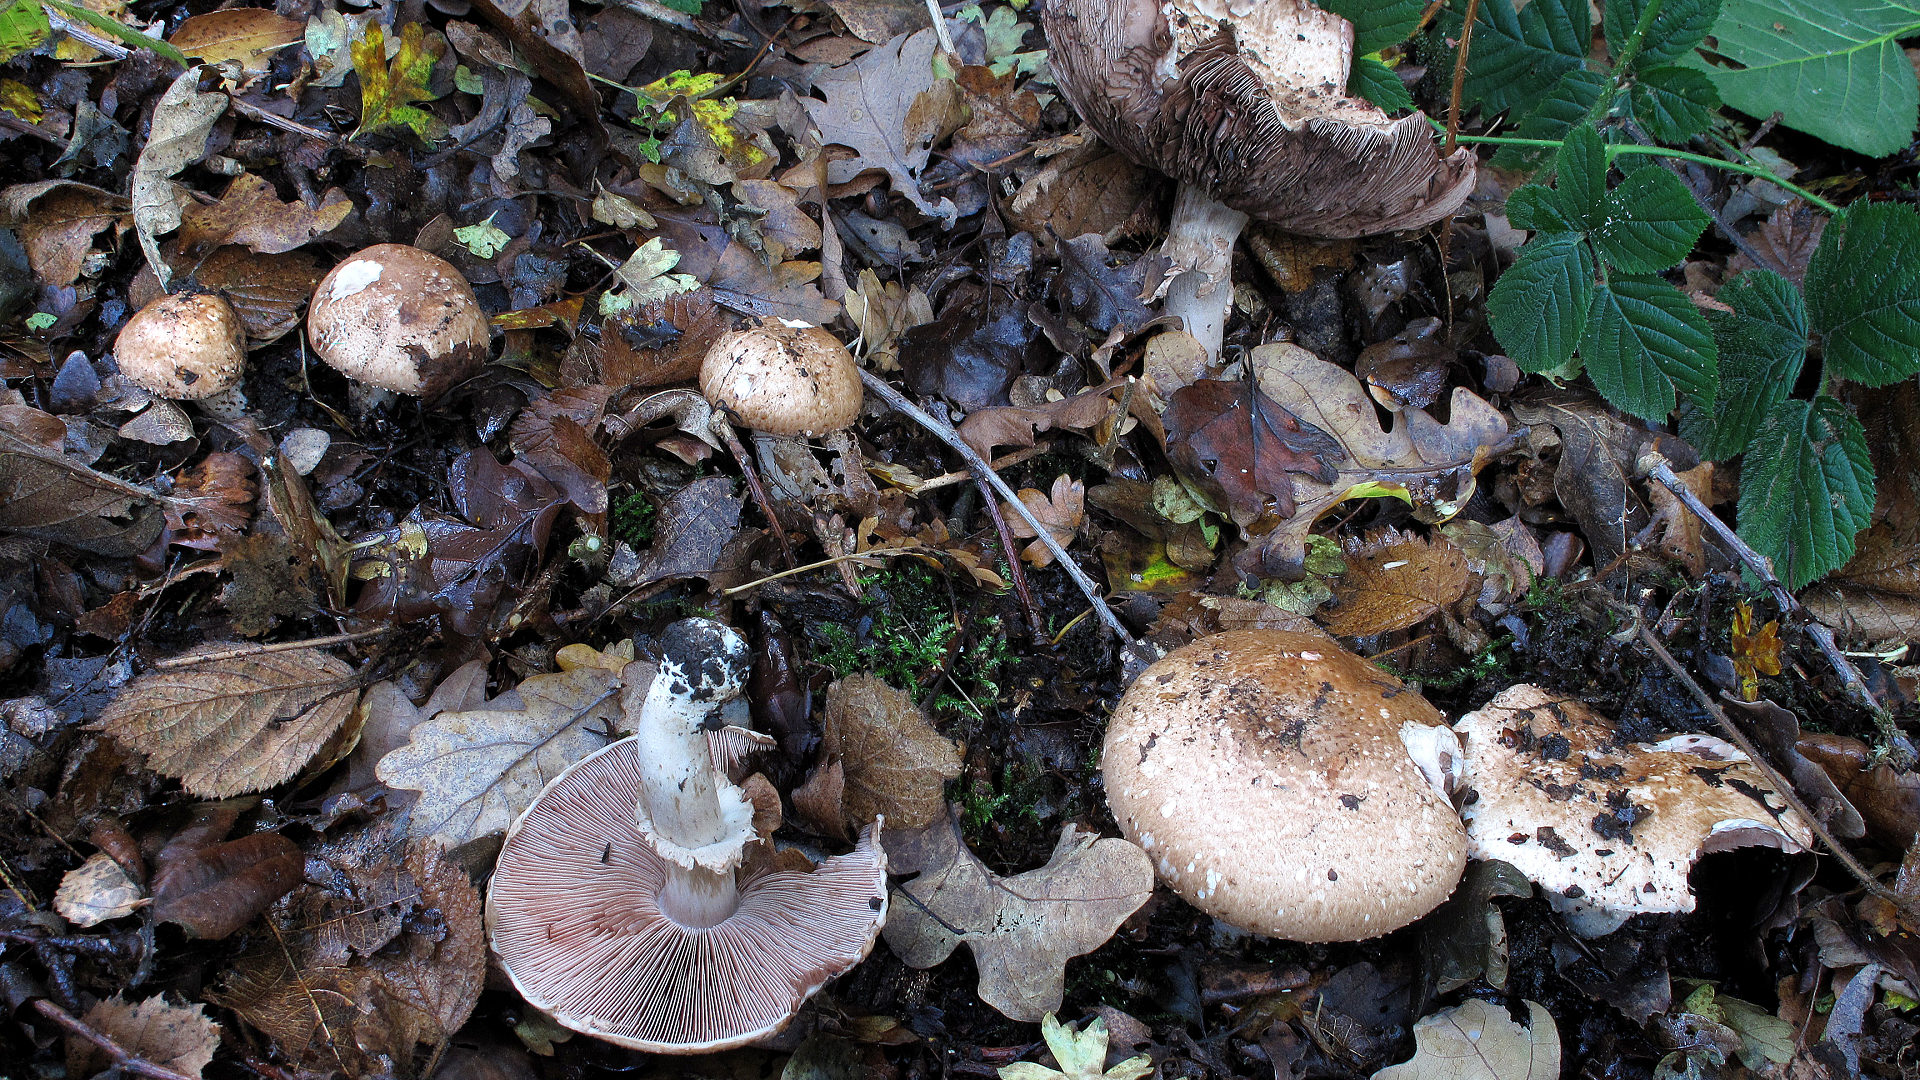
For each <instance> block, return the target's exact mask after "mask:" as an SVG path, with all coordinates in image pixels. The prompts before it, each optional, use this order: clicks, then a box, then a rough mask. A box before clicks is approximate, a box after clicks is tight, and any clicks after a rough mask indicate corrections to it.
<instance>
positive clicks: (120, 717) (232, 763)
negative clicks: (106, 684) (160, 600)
mask: <svg viewBox="0 0 1920 1080" xmlns="http://www.w3.org/2000/svg"><path fill="white" fill-rule="evenodd" d="M232 647H233V645H232V643H220V644H213V645H205V646H202V647H201V648H199V649H196V650H194V652H196V653H197V652H207V651H213V650H215V649H229V648H232ZM186 655H189V656H190V655H193V653H188V654H186ZM352 676H353V669H352V668H351V667H348V666H347V665H346V664H345V663H343V662H341V661H340V660H337V659H335V658H333V657H331V656H328V655H327V654H326V653H323V652H320V651H318V650H315V649H289V650H287V651H286V652H272V653H256V654H253V655H249V656H239V657H230V658H227V659H222V660H215V661H212V662H209V663H205V664H194V665H189V666H186V667H178V668H174V669H171V670H168V671H156V672H150V673H148V674H146V675H143V676H141V677H140V678H138V679H135V680H134V681H133V682H131V683H129V684H128V685H127V686H126V687H125V688H123V689H122V690H121V691H120V693H119V695H118V696H117V697H115V698H114V700H113V703H112V704H110V705H108V706H107V708H106V710H105V711H104V712H102V713H101V714H100V719H98V720H96V721H94V722H93V723H92V724H91V725H89V726H90V727H92V728H93V729H94V730H96V731H104V732H106V733H107V734H108V735H111V736H112V737H113V738H114V740H115V741H117V742H119V743H120V744H121V745H123V746H125V747H127V748H128V749H130V750H137V751H139V752H141V753H144V754H146V755H147V767H148V768H150V769H152V770H153V771H155V772H158V773H164V774H166V775H168V776H177V777H179V778H180V782H181V784H182V785H183V786H184V787H185V788H186V789H187V790H188V791H190V792H192V793H193V794H195V795H200V796H204V797H207V798H214V799H224V798H226V797H228V796H230V795H238V794H240V793H242V792H246V791H260V790H262V789H264V788H270V787H272V786H273V785H275V784H278V783H280V782H281V781H283V780H286V779H288V778H290V777H292V776H293V775H294V774H295V773H297V772H299V771H300V767H301V766H303V765H305V764H306V763H307V761H308V759H310V758H311V757H313V755H314V753H315V752H316V751H318V750H319V749H320V747H321V746H323V745H324V744H325V743H326V741H327V739H328V738H329V737H330V736H332V734H333V732H334V729H336V728H338V727H339V726H340V725H341V724H342V723H344V722H345V721H346V719H347V715H348V714H349V713H351V712H352V711H353V706H354V702H355V700H357V699H358V697H359V688H358V687H355V686H352V685H350V684H349V682H348V680H349V679H351V678H352Z"/></svg>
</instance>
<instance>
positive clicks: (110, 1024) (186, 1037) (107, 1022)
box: [67, 994, 220, 1077]
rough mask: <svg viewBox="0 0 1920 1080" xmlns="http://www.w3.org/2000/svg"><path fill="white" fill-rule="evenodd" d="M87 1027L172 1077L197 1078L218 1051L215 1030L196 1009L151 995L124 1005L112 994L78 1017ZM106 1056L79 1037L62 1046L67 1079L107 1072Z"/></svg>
mask: <svg viewBox="0 0 1920 1080" xmlns="http://www.w3.org/2000/svg"><path fill="white" fill-rule="evenodd" d="M81 1020H83V1021H85V1022H86V1024H87V1026H88V1027H90V1028H92V1029H93V1030H95V1031H98V1032H99V1033H101V1034H102V1035H105V1036H107V1037H108V1038H110V1039H112V1040H113V1041H114V1043H115V1044H116V1045H118V1046H119V1047H120V1048H121V1049H122V1050H125V1051H127V1052H128V1053H130V1054H132V1055H134V1056H136V1057H139V1058H142V1059H144V1060H146V1061H148V1062H151V1063H152V1064H155V1065H158V1066H160V1067H162V1068H165V1069H171V1070H173V1071H174V1072H175V1073H184V1074H186V1075H188V1076H192V1077H198V1076H200V1071H201V1070H202V1069H204V1068H206V1067H207V1063H208V1062H211V1061H212V1060H213V1054H214V1051H216V1050H218V1049H219V1048H220V1025H219V1024H217V1023H215V1022H214V1020H213V1018H212V1017H210V1016H208V1015H207V1013H206V1006H204V1005H200V1004H197V1003H196V1004H193V1005H174V1004H171V1003H169V1002H168V1001H167V1000H166V998H164V997H162V996H160V995H158V994H156V995H154V996H153V997H150V998H147V999H145V1000H144V1001H140V1002H129V1001H127V1000H126V999H125V998H124V997H122V996H121V995H120V994H115V995H113V996H112V997H110V998H106V999H104V1000H102V1001H100V1002H98V1003H96V1004H95V1005H94V1006H93V1008H91V1009H88V1010H87V1012H86V1015H84V1016H82V1017H81ZM112 1067H113V1062H112V1061H111V1060H110V1059H109V1058H108V1057H107V1054H106V1052H105V1051H103V1050H101V1049H100V1048H99V1047H97V1046H95V1045H93V1044H92V1043H90V1042H87V1041H86V1040H84V1039H81V1038H79V1037H78V1036H69V1037H68V1040H67V1075H69V1076H91V1075H93V1074H94V1073H96V1072H99V1071H100V1070H102V1069H112Z"/></svg>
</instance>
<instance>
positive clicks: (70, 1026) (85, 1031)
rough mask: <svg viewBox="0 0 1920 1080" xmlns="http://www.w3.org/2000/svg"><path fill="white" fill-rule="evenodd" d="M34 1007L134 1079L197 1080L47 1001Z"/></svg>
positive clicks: (38, 1002)
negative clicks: (130, 1048)
mask: <svg viewBox="0 0 1920 1080" xmlns="http://www.w3.org/2000/svg"><path fill="white" fill-rule="evenodd" d="M33 1007H34V1008H36V1009H38V1010H40V1015H42V1016H44V1017H46V1018H47V1019H49V1020H52V1021H53V1022H54V1023H57V1024H59V1025H60V1026H61V1027H63V1028H66V1029H67V1030H68V1031H71V1032H73V1033H74V1034H75V1035H78V1036H80V1037H81V1038H83V1039H85V1040H87V1041H88V1042H90V1043H92V1044H93V1045H95V1046H97V1047H99V1048H100V1051H101V1052H102V1053H104V1054H106V1055H107V1056H108V1057H109V1058H112V1059H113V1066H114V1068H116V1069H119V1070H120V1071H122V1072H128V1073H132V1074H133V1075H135V1076H144V1077H147V1078H148V1080H194V1078H193V1077H191V1076H188V1075H187V1074H186V1073H183V1072H180V1071H178V1070H175V1069H169V1068H167V1067H166V1066H165V1065H156V1064H154V1063H153V1062H151V1061H148V1060H147V1059H146V1058H143V1057H139V1056H137V1055H135V1054H133V1053H132V1052H130V1051H128V1050H127V1049H126V1048H125V1047H122V1046H121V1045H120V1044H119V1043H117V1042H114V1041H113V1039H112V1038H111V1037H110V1036H107V1035H105V1034H102V1033H101V1032H98V1031H95V1030H94V1029H93V1028H92V1027H90V1026H89V1025H87V1024H86V1023H85V1022H84V1021H82V1020H81V1019H80V1018H78V1017H76V1016H74V1015H73V1014H72V1013H70V1012H68V1011H67V1010H65V1009H63V1008H61V1007H60V1006H58V1005H55V1004H54V1003H53V1002H51V1001H49V1000H47V999H46V998H40V999H39V1000H37V1001H35V1002H34V1003H33Z"/></svg>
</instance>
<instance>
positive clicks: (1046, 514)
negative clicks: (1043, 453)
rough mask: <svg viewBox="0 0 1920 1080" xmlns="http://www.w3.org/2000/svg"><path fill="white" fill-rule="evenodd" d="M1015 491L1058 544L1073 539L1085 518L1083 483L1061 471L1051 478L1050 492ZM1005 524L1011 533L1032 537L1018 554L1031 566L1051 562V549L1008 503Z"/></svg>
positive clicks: (1069, 542) (1027, 489)
mask: <svg viewBox="0 0 1920 1080" xmlns="http://www.w3.org/2000/svg"><path fill="white" fill-rule="evenodd" d="M1015 494H1017V495H1019V496H1020V501H1021V503H1023V504H1025V506H1026V508H1027V510H1028V511H1029V512H1030V513H1032V514H1033V516H1034V517H1035V518H1037V519H1038V520H1039V522H1040V524H1042V525H1044V526H1046V528H1047V532H1048V533H1049V534H1051V535H1052V537H1053V539H1054V540H1055V541H1056V542H1057V543H1059V545H1060V546H1061V547H1063V548H1064V547H1066V546H1067V545H1069V544H1071V543H1072V542H1073V538H1074V536H1075V535H1076V534H1077V533H1078V532H1079V530H1080V525H1081V523H1082V522H1084V521H1086V519H1087V485H1086V484H1084V483H1081V482H1080V481H1078V480H1075V479H1074V478H1073V477H1071V476H1068V475H1066V474H1064V473H1062V474H1061V475H1060V476H1058V477H1056V478H1055V479H1054V481H1053V490H1052V492H1051V493H1048V492H1043V491H1041V490H1040V489H1038V488H1021V489H1020V490H1019V491H1018V492H1016V493H1015ZM1006 517H1007V528H1008V530H1009V531H1011V532H1012V533H1013V535H1015V536H1018V537H1021V538H1030V539H1033V543H1031V544H1028V545H1027V547H1026V550H1025V551H1022V552H1021V553H1020V557H1021V558H1022V559H1025V560H1026V561H1027V562H1030V563H1032V564H1033V565H1035V566H1046V565H1048V564H1050V563H1052V562H1053V552H1051V551H1049V550H1048V549H1047V545H1045V544H1043V543H1041V542H1040V541H1039V539H1038V537H1039V535H1040V534H1039V533H1037V532H1035V531H1034V528H1033V526H1031V525H1029V524H1027V519H1026V518H1023V517H1021V516H1020V515H1019V514H1017V513H1015V512H1014V510H1013V508H1012V506H1011V504H1009V506H1008V507H1007V510H1006Z"/></svg>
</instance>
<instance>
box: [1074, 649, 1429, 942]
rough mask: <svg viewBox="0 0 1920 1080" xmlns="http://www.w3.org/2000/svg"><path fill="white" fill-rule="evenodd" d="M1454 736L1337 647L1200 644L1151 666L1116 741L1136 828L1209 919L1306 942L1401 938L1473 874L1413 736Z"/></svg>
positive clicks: (1123, 816)
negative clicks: (1408, 734) (1418, 760)
mask: <svg viewBox="0 0 1920 1080" xmlns="http://www.w3.org/2000/svg"><path fill="white" fill-rule="evenodd" d="M1407 723H1412V724H1415V725H1417V726H1420V727H1441V728H1444V725H1445V720H1444V719H1443V718H1442V717H1441V716H1440V714H1439V712H1438V711H1437V710H1435V709H1434V708H1433V706H1432V705H1430V704H1428V703H1427V701H1426V700H1425V699H1424V698H1422V697H1420V696H1419V695H1418V694H1416V693H1414V692H1413V691H1411V690H1409V689H1407V687H1406V686H1405V685H1403V684H1402V683H1401V682H1400V681H1399V680H1398V679H1395V678H1394V677H1393V676H1391V675H1389V674H1387V673H1386V672H1384V671H1381V670H1380V669H1378V668H1376V667H1374V666H1373V665H1372V664H1369V663H1367V662H1366V661H1365V660H1362V659H1361V658H1360V657H1358V656H1355V655H1354V654H1352V653H1350V652H1347V651H1346V650H1345V649H1343V648H1341V647H1340V646H1339V645H1338V644H1336V643H1334V642H1333V641H1332V640H1331V639H1328V638H1324V637H1318V636H1314V635H1309V634H1297V633H1289V632H1286V631H1279V630H1239V631H1233V632H1230V633H1225V634H1216V635H1213V636H1211V637H1205V638H1201V639H1200V640H1198V641H1195V642H1193V643H1192V644H1190V645H1187V646H1185V647H1184V648H1181V649H1177V650H1175V651H1174V652H1172V653H1170V654H1169V655H1168V656H1167V657H1166V658H1165V659H1163V660H1161V661H1160V662H1159V663H1156V664H1154V665H1153V666H1152V667H1150V668H1148V669H1147V671H1146V672H1145V673H1144V674H1142V675H1141V676H1140V678H1139V679H1137V680H1136V681H1135V682H1134V684H1133V686H1132V687H1130V688H1129V689H1128V690H1127V693H1126V695H1125V696H1124V697H1123V698H1122V699H1121V701H1120V705H1119V706H1118V708H1116V709H1115V710H1114V715H1113V720H1112V722H1111V723H1110V724H1109V725H1108V727H1107V737H1106V747H1105V751H1104V757H1103V760H1102V764H1101V768H1102V771H1103V773H1104V775H1105V778H1106V788H1107V799H1108V801H1109V803H1110V804H1111V805H1112V807H1113V814H1114V817H1115V818H1116V819H1117V820H1118V821H1119V823H1120V829H1121V832H1123V833H1125V834H1126V836H1127V837H1128V838H1129V839H1131V840H1133V841H1134V842H1135V843H1137V844H1139V845H1140V846H1141V847H1142V848H1144V849H1146V852H1147V854H1148V855H1149V856H1151V857H1152V858H1153V861H1154V865H1155V868H1156V869H1157V871H1158V873H1159V875H1160V877H1161V879H1162V880H1164V881H1166V882H1167V883H1168V884H1169V885H1170V886H1172V888H1173V889H1174V891H1175V892H1177V893H1179V894H1180V895H1181V896H1182V897H1184V898H1185V899H1186V900H1187V901H1188V902H1189V903H1191V904H1193V905H1194V906H1195V907H1198V908H1199V909H1200V910H1202V911H1205V912H1207V913H1208V914H1210V915H1213V916H1215V917H1216V918H1219V919H1220V920H1222V921H1223V922H1227V923H1230V924H1232V925H1234V926H1238V927H1241V928H1244V929H1247V930H1252V931H1254V932H1256V933H1261V934H1267V935H1270V936H1273V937H1282V938H1288V939H1291V940H1295V941H1355V940H1360V939H1364V938H1370V937H1374V936H1377V935H1380V934H1385V933H1388V932H1390V931H1392V930H1396V929H1398V928H1400V927H1402V926H1405V925H1406V924H1408V923H1410V922H1412V921H1413V920H1415V919H1417V918H1419V917H1420V916H1421V915H1424V914H1425V913H1426V912H1428V911H1430V910H1431V909H1432V908H1433V907H1434V906H1435V905H1437V904H1439V903H1440V902H1441V901H1442V900H1444V899H1446V897H1447V895H1448V894H1449V893H1451V892H1452V891H1453V887H1454V885H1455V884H1456V883H1457V882H1458V881H1459V879H1460V874H1461V871H1462V870H1463V869H1465V867H1466V834H1465V832H1464V830H1463V829H1462V828H1461V825H1460V819H1459V817H1458V816H1457V815H1456V814H1455V813H1454V810H1453V807H1452V805H1451V804H1450V803H1449V802H1448V801H1447V800H1446V799H1445V798H1443V797H1442V796H1441V795H1440V793H1439V792H1438V791H1436V790H1435V788H1434V786H1433V784H1431V783H1430V782H1429V781H1428V779H1427V777H1426V775H1425V774H1424V773H1423V772H1422V771H1421V770H1420V768H1419V767H1418V766H1417V765H1415V763H1414V761H1413V759H1412V758H1411V757H1410V756H1409V754H1408V752H1407V749H1406V746H1405V745H1404V744H1403V742H1402V737H1401V727H1402V725H1403V724H1407Z"/></svg>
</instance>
